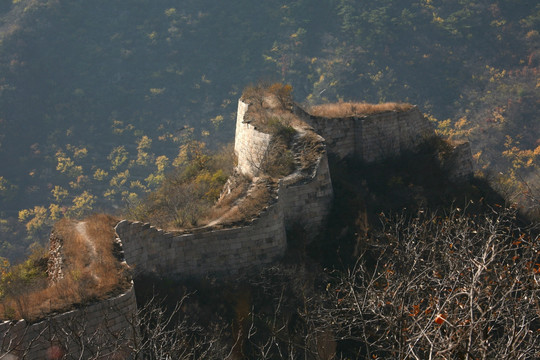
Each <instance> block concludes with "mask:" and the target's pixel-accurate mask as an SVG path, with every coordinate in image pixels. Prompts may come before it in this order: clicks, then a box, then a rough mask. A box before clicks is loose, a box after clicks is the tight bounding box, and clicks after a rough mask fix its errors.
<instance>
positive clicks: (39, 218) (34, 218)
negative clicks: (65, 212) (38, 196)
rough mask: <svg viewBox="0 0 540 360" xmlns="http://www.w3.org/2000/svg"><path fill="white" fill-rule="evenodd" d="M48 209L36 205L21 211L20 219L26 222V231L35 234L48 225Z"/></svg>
mask: <svg viewBox="0 0 540 360" xmlns="http://www.w3.org/2000/svg"><path fill="white" fill-rule="evenodd" d="M47 218H48V216H47V209H46V208H44V207H43V206H34V208H33V209H24V210H21V211H19V221H21V222H24V221H27V222H26V231H28V233H29V234H35V233H37V232H38V231H39V230H42V229H43V227H44V226H46V225H47Z"/></svg>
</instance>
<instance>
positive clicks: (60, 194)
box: [51, 185, 69, 202]
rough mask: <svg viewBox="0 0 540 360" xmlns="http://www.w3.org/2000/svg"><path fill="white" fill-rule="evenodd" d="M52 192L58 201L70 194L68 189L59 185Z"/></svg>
mask: <svg viewBox="0 0 540 360" xmlns="http://www.w3.org/2000/svg"><path fill="white" fill-rule="evenodd" d="M51 193H52V195H53V197H54V199H55V200H56V201H57V202H62V200H64V199H65V198H66V197H67V196H68V195H69V193H68V191H67V190H66V189H64V188H63V187H61V186H58V185H56V186H55V187H54V189H52V190H51Z"/></svg>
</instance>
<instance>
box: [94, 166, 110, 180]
mask: <svg viewBox="0 0 540 360" xmlns="http://www.w3.org/2000/svg"><path fill="white" fill-rule="evenodd" d="M108 175H109V173H108V172H106V171H105V170H103V169H96V171H95V172H94V179H95V180H97V181H103V180H104V179H105V178H106V177H107V176H108Z"/></svg>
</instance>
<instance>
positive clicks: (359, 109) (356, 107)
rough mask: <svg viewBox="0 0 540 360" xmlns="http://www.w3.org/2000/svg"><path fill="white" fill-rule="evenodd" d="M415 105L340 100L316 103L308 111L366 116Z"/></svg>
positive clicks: (328, 116) (342, 116)
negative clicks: (321, 103) (337, 101)
mask: <svg viewBox="0 0 540 360" xmlns="http://www.w3.org/2000/svg"><path fill="white" fill-rule="evenodd" d="M412 108H413V105H411V104H407V103H396V102H388V103H382V104H368V103H360V102H339V103H334V104H323V105H316V106H312V107H311V108H309V110H308V112H309V113H310V114H311V115H314V116H320V117H327V118H344V117H352V116H366V115H372V114H377V113H381V112H385V111H398V112H402V111H408V110H410V109H412Z"/></svg>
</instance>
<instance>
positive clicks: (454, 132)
mask: <svg viewBox="0 0 540 360" xmlns="http://www.w3.org/2000/svg"><path fill="white" fill-rule="evenodd" d="M539 28H540V4H538V2H537V1H532V0H500V1H492V0H478V1H465V0H453V1H436V0H406V1H399V2H395V1H391V0H375V1H354V0H321V1H317V2H316V5H314V2H312V1H307V0H298V1H295V2H292V3H291V2H290V1H284V0H271V1H263V2H253V1H248V0H238V1H234V2H216V1H210V0H197V1H195V0H184V1H172V0H158V1H156V0H154V1H150V0H133V1H129V2H126V1H119V0H95V1H72V0H71V1H70V0H13V1H5V2H2V3H1V4H0V165H1V167H0V256H2V257H6V258H9V259H10V260H11V261H16V260H17V259H20V258H21V257H22V256H23V255H25V254H27V253H28V251H29V248H30V247H31V245H32V244H33V243H35V242H40V241H41V242H43V241H45V239H46V238H47V234H48V231H49V227H50V225H51V223H52V222H54V221H55V220H58V219H60V218H62V217H64V216H68V217H80V216H83V215H85V214H87V213H89V212H92V211H94V210H107V211H113V212H114V211H120V210H117V209H121V208H125V207H126V206H128V207H129V206H134V205H136V204H137V202H138V200H139V199H141V198H142V197H144V196H145V194H147V193H148V192H149V191H151V190H153V189H155V188H157V186H158V185H159V184H160V183H161V182H162V180H163V179H164V177H165V173H167V171H170V170H171V169H173V168H174V167H175V166H180V165H182V164H183V163H184V162H186V161H189V154H192V153H193V151H198V152H204V151H207V150H206V149H217V148H219V147H221V145H222V144H225V143H227V142H230V141H232V138H233V132H234V120H233V119H234V116H235V111H236V101H237V99H238V97H239V96H240V94H241V91H242V89H243V88H244V87H245V86H246V85H248V84H250V83H255V82H257V81H259V80H263V81H264V80H267V81H279V82H283V83H289V84H291V85H292V86H293V88H294V89H295V91H294V93H295V96H296V99H295V100H296V101H298V102H300V103H303V104H304V105H314V104H319V103H322V102H327V101H339V100H344V101H346V100H358V101H368V102H379V101H405V102H410V103H414V104H417V105H418V106H419V107H420V109H421V110H422V111H424V112H425V113H427V114H429V115H430V116H431V117H432V118H433V120H434V121H437V125H438V126H439V130H440V132H441V133H443V134H446V135H448V136H451V137H454V138H465V139H469V140H470V141H471V143H472V147H473V151H474V154H475V160H476V161H477V165H478V170H479V171H480V172H482V174H483V175H485V176H488V177H489V178H490V179H493V181H495V182H496V183H497V184H498V186H499V188H500V189H502V190H504V191H505V192H506V195H508V196H512V197H513V199H518V197H516V194H524V192H523V190H525V191H526V193H525V195H526V197H525V198H523V197H521V198H519V200H520V201H522V203H523V204H525V205H524V206H527V207H533V206H534V205H535V199H536V198H537V195H536V193H535V189H536V186H535V184H540V183H539V182H538V179H537V176H538V166H539V164H538V159H537V157H538V156H539V155H540V141H539V140H540V136H539V134H540V131H539V130H540V129H539V128H538V126H539V125H538V124H540V122H539V121H538V120H539V119H538V113H539V110H540V109H539V105H540V104H539V102H540V94H539V92H540V89H539V87H540V86H539V84H540V83H539V76H538V67H539V65H540V49H539V44H540V34H539V32H538V29H539Z"/></svg>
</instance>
